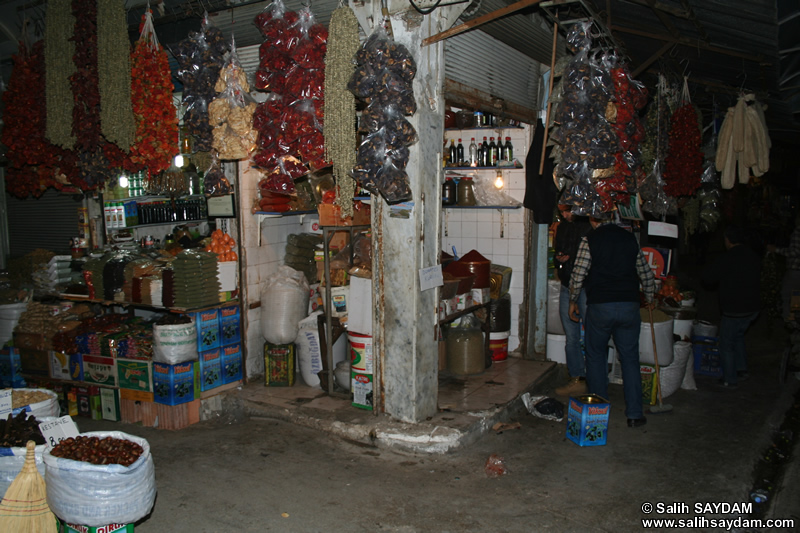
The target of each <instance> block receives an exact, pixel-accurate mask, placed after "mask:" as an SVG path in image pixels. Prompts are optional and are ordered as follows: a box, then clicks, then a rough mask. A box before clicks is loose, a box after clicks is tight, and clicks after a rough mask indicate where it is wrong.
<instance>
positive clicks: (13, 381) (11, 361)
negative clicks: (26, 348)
mask: <svg viewBox="0 0 800 533" xmlns="http://www.w3.org/2000/svg"><path fill="white" fill-rule="evenodd" d="M25 385H26V383H25V379H24V378H23V377H22V362H21V361H20V358H19V350H18V349H16V348H13V347H12V348H6V349H5V350H0V387H2V388H9V387H11V388H20V387H24V386H25Z"/></svg>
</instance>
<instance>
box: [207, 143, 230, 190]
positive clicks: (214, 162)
mask: <svg viewBox="0 0 800 533" xmlns="http://www.w3.org/2000/svg"><path fill="white" fill-rule="evenodd" d="M230 193H231V184H230V182H229V181H228V178H227V177H226V176H225V171H224V170H222V165H221V164H220V162H219V158H218V157H217V154H216V153H215V154H213V155H212V156H211V166H209V167H208V170H207V171H206V174H205V176H204V177H203V194H205V195H206V196H225V195H226V194H230Z"/></svg>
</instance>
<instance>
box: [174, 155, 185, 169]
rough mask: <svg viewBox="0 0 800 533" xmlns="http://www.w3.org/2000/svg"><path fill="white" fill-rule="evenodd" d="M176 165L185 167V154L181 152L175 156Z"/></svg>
mask: <svg viewBox="0 0 800 533" xmlns="http://www.w3.org/2000/svg"><path fill="white" fill-rule="evenodd" d="M175 166H176V167H178V168H183V156H182V155H181V154H178V155H176V156H175Z"/></svg>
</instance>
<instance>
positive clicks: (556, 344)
mask: <svg viewBox="0 0 800 533" xmlns="http://www.w3.org/2000/svg"><path fill="white" fill-rule="evenodd" d="M566 349H567V336H566V335H558V334H556V333H548V334H547V360H548V361H555V362H556V363H561V364H567V352H566Z"/></svg>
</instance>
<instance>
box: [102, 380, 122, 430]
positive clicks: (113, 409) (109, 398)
mask: <svg viewBox="0 0 800 533" xmlns="http://www.w3.org/2000/svg"><path fill="white" fill-rule="evenodd" d="M100 403H101V404H102V409H103V420H111V421H112V422H119V420H120V412H119V391H118V390H117V389H109V388H108V387H100Z"/></svg>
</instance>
